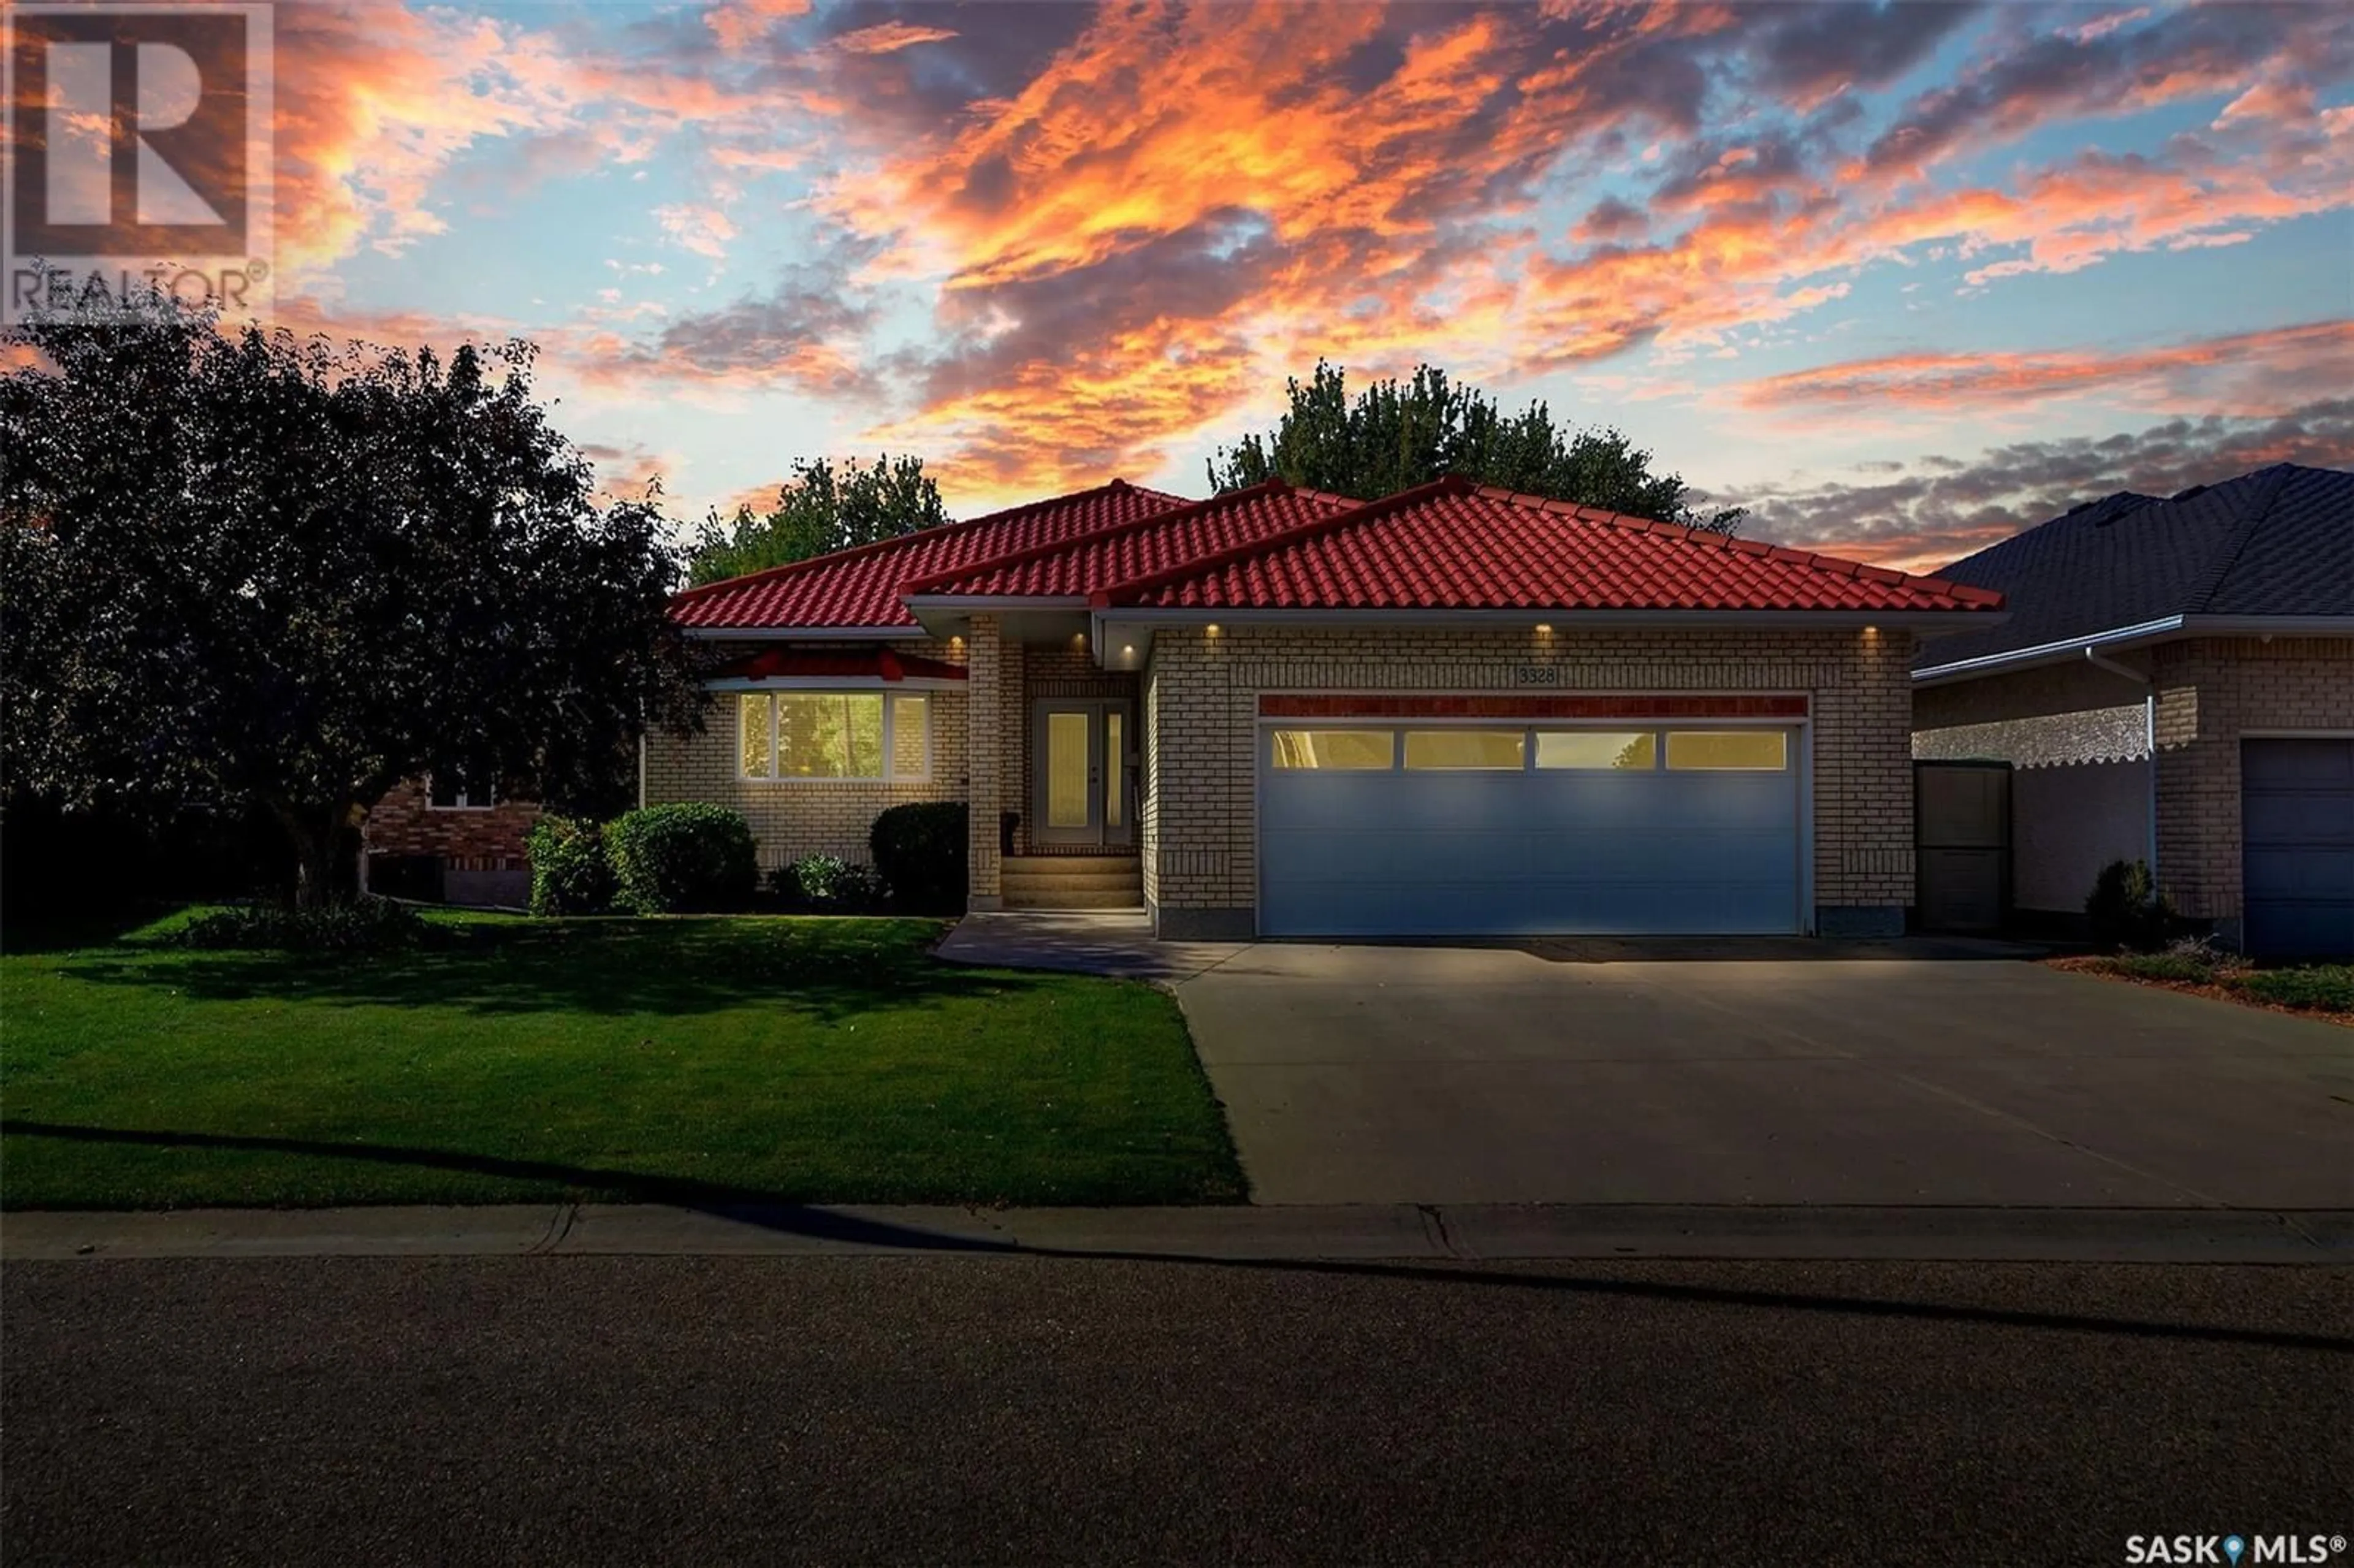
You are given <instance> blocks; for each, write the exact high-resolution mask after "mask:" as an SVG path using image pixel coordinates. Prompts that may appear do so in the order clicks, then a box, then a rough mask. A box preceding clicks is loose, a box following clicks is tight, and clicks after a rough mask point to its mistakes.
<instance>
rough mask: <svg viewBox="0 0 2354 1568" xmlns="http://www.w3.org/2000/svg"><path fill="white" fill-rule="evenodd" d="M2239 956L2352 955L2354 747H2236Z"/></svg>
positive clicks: (2305, 743) (2338, 743) (2321, 743)
mask: <svg viewBox="0 0 2354 1568" xmlns="http://www.w3.org/2000/svg"><path fill="white" fill-rule="evenodd" d="M2240 842H2242V844H2243V845H2244V846H2245V847H2244V851H2243V853H2244V855H2245V863H2244V870H2245V872H2246V878H2245V893H2244V899H2245V907H2246V924H2247V932H2246V940H2247V947H2248V950H2249V951H2250V952H2252V953H2255V954H2258V955H2260V956H2263V957H2265V958H2344V957H2346V956H2347V955H2348V954H2350V953H2354V740H2243V741H2242V742H2241V743H2240Z"/></svg>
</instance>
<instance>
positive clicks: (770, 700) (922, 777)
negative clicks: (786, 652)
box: [727, 683, 938, 788]
mask: <svg viewBox="0 0 2354 1568" xmlns="http://www.w3.org/2000/svg"><path fill="white" fill-rule="evenodd" d="M727 694H728V695H729V696H731V697H733V698H735V699H736V736H735V752H736V782H737V783H738V784H785V785H791V786H794V787H797V788H801V787H807V786H810V785H820V786H822V785H828V784H856V785H868V784H929V783H930V782H931V781H932V765H933V754H934V752H935V750H936V749H937V747H936V743H935V741H934V739H933V736H932V727H933V726H932V714H933V711H934V710H935V708H936V707H937V706H938V704H937V703H936V702H934V700H933V698H934V696H935V693H934V692H933V691H932V690H931V689H929V688H928V687H918V688H917V689H914V690H907V689H905V688H901V687H897V686H850V685H835V686H818V685H803V684H801V683H794V684H792V685H790V686H780V687H779V688H777V689H775V690H762V689H760V688H758V687H751V686H737V687H734V688H733V689H731V690H729V691H728V693H727ZM746 697H759V698H762V699H764V700H765V702H766V704H767V706H768V710H769V772H768V773H766V774H759V773H747V772H745V771H744V706H743V699H744V698H746ZM779 697H880V698H882V699H883V771H882V772H881V773H880V774H857V775H852V776H843V777H835V778H802V777H800V776H797V775H794V776H789V775H786V774H783V773H780V772H779V771H778V768H777V699H778V698H779ZM904 697H920V698H922V699H923V704H924V766H923V768H922V769H921V770H920V771H918V772H915V773H894V772H893V771H891V764H892V762H893V760H894V759H895V758H896V757H897V756H898V751H897V749H896V742H897V738H898V737H897V734H896V731H897V726H898V705H899V701H900V699H901V698H904Z"/></svg>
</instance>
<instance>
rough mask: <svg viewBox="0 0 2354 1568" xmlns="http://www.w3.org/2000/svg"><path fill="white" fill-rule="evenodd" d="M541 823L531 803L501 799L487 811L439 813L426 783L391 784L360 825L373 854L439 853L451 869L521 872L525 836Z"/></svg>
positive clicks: (526, 863)
mask: <svg viewBox="0 0 2354 1568" xmlns="http://www.w3.org/2000/svg"><path fill="white" fill-rule="evenodd" d="M535 821H539V805H538V802H536V801H533V800H502V801H500V802H499V803H498V804H497V805H495V806H493V807H492V808H491V809H490V810H484V811H477V810H465V811H446V810H435V809H434V808H433V806H432V805H431V804H429V801H428V799H427V796H426V792H425V780H423V779H408V780H407V781H406V782H404V783H400V784H397V785H395V786H393V788H392V789H391V790H390V791H389V792H388V793H387V794H386V796H385V798H384V799H383V800H378V801H377V802H376V806H375V808H374V809H373V810H370V811H369V812H368V814H367V821H366V822H365V823H363V824H362V825H361V828H360V838H361V842H362V843H363V844H364V845H365V846H366V852H367V853H369V854H429V855H438V856H440V858H441V859H442V860H443V861H444V862H445V863H448V865H449V868H450V869H451V870H452V871H522V870H525V869H526V868H528V866H529V865H530V862H529V860H528V859H526V858H525V854H524V836H525V834H527V833H529V832H531V825H532V824H533V823H534V822H535Z"/></svg>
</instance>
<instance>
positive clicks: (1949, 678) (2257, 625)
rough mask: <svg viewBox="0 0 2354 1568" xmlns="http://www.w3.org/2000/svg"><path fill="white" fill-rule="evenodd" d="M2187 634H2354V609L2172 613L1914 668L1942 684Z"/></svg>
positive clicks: (1921, 679) (1917, 675)
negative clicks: (2342, 612)
mask: <svg viewBox="0 0 2354 1568" xmlns="http://www.w3.org/2000/svg"><path fill="white" fill-rule="evenodd" d="M2185 637H2354V615H2169V616H2167V617H2165V618H2164V619H2162V620H2145V621H2141V622H2139V623H2138V624H2137V625H2133V626H2116V627H2112V628H2110V629H2109V630H2106V631H2093V632H2087V633H2085V634H2084V636H2082V637H2069V638H2063V639H2061V640H2060V641H2054V642H2039V643H2036V644H2035V645H2034V646H2032V647H2030V648H2013V649H2011V650H2009V652H2002V653H1981V654H1979V655H1978V657H1977V658H1975V659H1956V660H1954V661H1952V662H1949V663H1945V664H1931V665H1928V666H1926V667H1925V668H1924V669H1919V670H1915V671H1914V672H1913V683H1914V685H1916V686H1937V685H1945V684H1948V683H1952V682H1955V681H1968V680H1975V679H1977V678H1978V676H1981V675H1993V674H2002V673H2009V672H2010V671H2013V670H2028V669H2033V668H2035V667H2036V666H2038V665H2041V664H2063V663H2073V662H2076V661H2077V660H2080V659H2084V658H2087V657H2089V656H2090V655H2092V654H2093V653H2094V652H2098V651H2100V650H2104V649H2108V650H2123V649H2126V648H2144V647H2147V646H2149V645H2150V644H2152V643H2158V642H2171V641H2177V640H2179V639H2181V638H2185ZM2094 662H2095V663H2098V662H2100V661H2098V660H2094Z"/></svg>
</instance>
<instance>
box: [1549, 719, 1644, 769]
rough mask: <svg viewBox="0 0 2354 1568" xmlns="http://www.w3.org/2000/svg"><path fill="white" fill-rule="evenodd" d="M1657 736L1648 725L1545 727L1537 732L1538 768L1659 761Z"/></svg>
mask: <svg viewBox="0 0 2354 1568" xmlns="http://www.w3.org/2000/svg"><path fill="white" fill-rule="evenodd" d="M1658 765H1659V736H1657V735H1655V734H1653V733H1652V732H1651V731H1649V730H1648V729H1637V730H1622V729H1546V730H1539V731H1538V732H1537V766H1538V767H1539V768H1633V769H1636V770H1638V771H1642V772H1649V770H1650V769H1651V768H1655V767H1657V766H1658Z"/></svg>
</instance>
